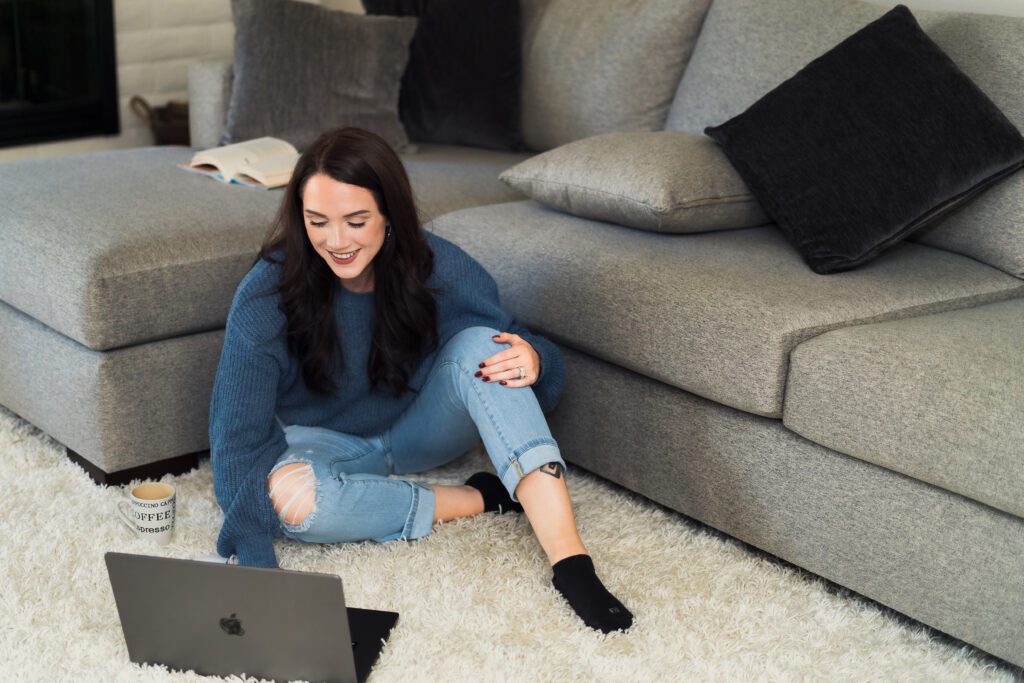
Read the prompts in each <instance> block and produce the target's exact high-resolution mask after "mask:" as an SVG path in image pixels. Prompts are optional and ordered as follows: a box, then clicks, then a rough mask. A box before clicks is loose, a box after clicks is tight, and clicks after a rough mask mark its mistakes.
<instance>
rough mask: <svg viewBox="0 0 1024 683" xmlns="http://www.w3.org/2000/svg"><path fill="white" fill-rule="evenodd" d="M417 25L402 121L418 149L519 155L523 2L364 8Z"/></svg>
mask: <svg viewBox="0 0 1024 683" xmlns="http://www.w3.org/2000/svg"><path fill="white" fill-rule="evenodd" d="M363 6H364V7H365V8H366V13H367V14H386V15H392V16H411V17H418V18H419V24H418V26H417V27H416V33H415V34H414V35H413V39H412V44H411V45H410V46H409V64H408V66H407V67H406V70H405V73H404V74H403V76H402V88H401V91H400V93H399V96H398V114H399V117H400V118H401V120H402V125H403V126H404V127H405V130H406V132H407V133H408V135H409V138H410V139H411V140H412V141H414V142H439V143H447V144H452V145H468V146H471V147H484V148H487V149H497V150H513V151H520V150H522V149H524V148H523V143H522V132H521V128H520V124H519V102H520V96H519V89H520V83H521V81H522V48H521V45H520V38H519V21H520V13H519V0H363Z"/></svg>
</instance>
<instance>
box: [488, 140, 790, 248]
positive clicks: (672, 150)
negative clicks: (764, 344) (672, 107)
mask: <svg viewBox="0 0 1024 683" xmlns="http://www.w3.org/2000/svg"><path fill="white" fill-rule="evenodd" d="M499 180H501V181H502V182H504V183H507V184H508V185H509V186H510V187H514V188H516V189H518V190H520V191H522V192H523V193H524V194H526V195H527V196H528V197H530V198H531V199H535V200H537V201H539V202H541V203H542V204H546V205H547V206H550V207H552V208H555V209H560V210H562V211H566V212H568V213H571V214H573V215H574V216H581V217H583V218H596V219H597V220H601V221H608V222H609V223H616V224H618V225H625V226H629V227H631V228H639V229H641V230H654V231H655V232H701V231H703V230H731V229H734V228H749V227H751V226H754V225H764V224H765V223H768V222H770V220H769V218H768V217H767V216H765V213H764V211H763V210H762V209H761V204H760V203H759V202H758V201H757V199H755V198H754V195H752V194H751V193H750V189H749V188H748V187H747V186H746V184H745V183H744V182H743V179H742V178H740V176H739V174H738V173H737V172H736V169H735V168H733V166H732V164H731V163H729V159H728V158H726V156H725V154H723V153H722V150H721V149H720V148H719V147H718V145H716V144H715V143H714V141H712V140H710V139H709V138H707V137H706V136H703V135H696V134H694V133H684V132H681V131H667V130H656V131H640V132H618V133H601V134H599V135H592V136H590V137H588V138H583V139H582V140H576V141H575V142H570V143H567V144H565V145H562V146H560V147H556V148H555V149H552V150H549V151H547V152H544V153H542V154H538V155H536V156H534V157H530V158H529V159H526V160H525V161H523V162H521V163H519V164H516V165H515V166H513V167H512V168H510V169H508V170H506V171H504V172H503V173H502V174H501V175H500V176H499Z"/></svg>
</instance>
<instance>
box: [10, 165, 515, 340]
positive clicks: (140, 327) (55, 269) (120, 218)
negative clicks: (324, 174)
mask: <svg viewBox="0 0 1024 683" xmlns="http://www.w3.org/2000/svg"><path fill="white" fill-rule="evenodd" d="M424 148H425V153H424V154H413V155H410V156H406V157H403V162H404V163H405V164H406V167H407V169H408V171H409V175H410V178H411V181H412V187H413V191H414V193H415V194H416V197H417V200H418V202H419V206H420V207H422V208H423V209H424V213H426V214H427V217H428V218H429V217H430V216H432V215H437V214H438V213H440V212H443V211H447V210H451V209H454V208H462V207H466V206H474V205H476V204H478V203H480V202H484V201H495V202H497V201H507V200H508V199H509V198H510V197H517V196H521V195H518V194H517V193H516V192H515V191H514V190H512V189H511V188H509V187H508V186H506V185H505V184H504V183H502V182H500V181H499V180H498V174H499V173H500V172H501V171H502V170H504V169H505V168H507V167H508V166H511V165H513V164H515V163H516V162H517V161H519V160H521V159H522V158H523V156H524V155H517V154H511V153H504V152H489V151H487V150H476V149H469V148H460V147H449V146H445V145H424ZM194 152H195V149H193V148H189V147H184V146H177V145H173V146H161V147H141V148H133V149H126V150H109V151H98V152H89V153H87V154H80V155H75V156H70V157H53V158H43V159H23V160H17V161H11V162H8V163H6V164H0V188H3V192H4V197H5V200H4V206H3V208H2V209H0V234H3V235H4V238H5V246H4V248H3V249H0V300H2V301H4V302H6V303H8V304H9V305H11V306H13V307H15V308H17V309H19V310H20V311H22V312H23V313H26V314H28V315H30V316H32V317H34V318H36V319H37V320H39V321H40V322H42V323H44V324H46V325H48V326H50V327H51V328H53V329H55V330H57V331H58V332H60V333H61V334H63V335H65V336H67V337H70V338H71V339H74V340H76V341H77V342H78V343H80V344H83V345H85V346H87V347H89V348H92V349H95V350H97V351H104V350H108V349H113V348H118V347H122V346H130V345H133V344H139V343H142V342H147V341H152V340H157V339H166V338H170V337H176V336H180V335H183V334H191V333H196V332H202V331H205V330H216V329H222V328H223V327H224V323H225V321H226V320H227V313H228V308H229V307H230V304H231V298H232V295H233V294H234V291H235V289H236V288H237V287H238V283H239V282H241V280H242V278H243V277H244V276H245V274H246V272H248V270H249V268H250V267H251V266H252V262H253V259H254V258H255V256H256V253H257V251H258V250H259V246H260V242H261V241H262V239H263V237H264V235H265V234H266V232H267V230H268V229H269V228H270V226H271V222H272V219H273V215H274V212H275V211H276V210H277V207H278V205H279V203H280V201H281V196H282V194H281V192H280V191H276V190H269V191H268V190H254V189H252V188H248V187H245V186H243V185H225V184H223V183H219V182H216V181H214V180H211V179H210V178H208V177H207V176H204V175H200V174H198V173H189V172H186V171H183V170H181V169H178V168H175V164H177V163H182V162H186V161H188V160H189V158H191V156H192V154H193V153H194Z"/></svg>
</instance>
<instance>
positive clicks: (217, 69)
mask: <svg viewBox="0 0 1024 683" xmlns="http://www.w3.org/2000/svg"><path fill="white" fill-rule="evenodd" d="M233 78H234V60H233V59H232V58H230V57H222V58H219V59H209V60H205V61H199V62H194V63H192V64H190V65H189V67H188V100H189V104H188V126H189V139H190V144H191V146H192V147H196V148H198V149H207V148H209V147H216V146H217V145H218V144H220V137H221V134H222V133H223V132H224V123H225V121H226V120H227V113H228V102H229V101H230V98H231V83H232V80H233Z"/></svg>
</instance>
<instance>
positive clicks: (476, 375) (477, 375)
mask: <svg viewBox="0 0 1024 683" xmlns="http://www.w3.org/2000/svg"><path fill="white" fill-rule="evenodd" d="M482 374H484V373H482V372H480V371H479V370H477V371H476V374H475V375H473V376H474V377H479V376H480V375H482Z"/></svg>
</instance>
